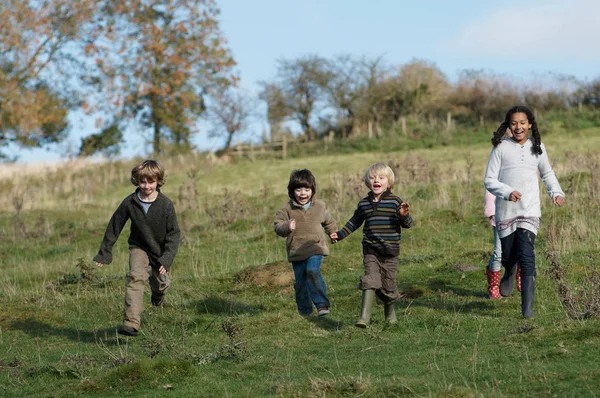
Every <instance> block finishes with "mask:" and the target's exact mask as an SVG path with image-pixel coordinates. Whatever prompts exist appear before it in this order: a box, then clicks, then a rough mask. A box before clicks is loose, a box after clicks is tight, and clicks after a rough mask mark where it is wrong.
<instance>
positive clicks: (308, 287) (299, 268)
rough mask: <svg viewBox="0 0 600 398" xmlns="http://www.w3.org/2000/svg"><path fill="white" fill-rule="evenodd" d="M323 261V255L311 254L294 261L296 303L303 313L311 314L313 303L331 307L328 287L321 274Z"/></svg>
mask: <svg viewBox="0 0 600 398" xmlns="http://www.w3.org/2000/svg"><path fill="white" fill-rule="evenodd" d="M322 261H323V256H311V257H309V258H307V259H306V260H304V261H292V267H293V268H294V277H295V278H296V282H295V283H294V290H295V291H296V305H297V306H298V312H299V313H300V314H302V315H309V314H311V313H312V311H313V304H314V305H315V307H317V308H323V307H329V299H327V287H326V286H325V281H324V280H323V276H322V275H321V262H322Z"/></svg>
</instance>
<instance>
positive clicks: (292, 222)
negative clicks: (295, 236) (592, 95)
mask: <svg viewBox="0 0 600 398" xmlns="http://www.w3.org/2000/svg"><path fill="white" fill-rule="evenodd" d="M295 229H296V220H295V219H293V218H292V219H291V220H290V231H293V230H295Z"/></svg>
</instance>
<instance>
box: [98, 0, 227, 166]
mask: <svg viewBox="0 0 600 398" xmlns="http://www.w3.org/2000/svg"><path fill="white" fill-rule="evenodd" d="M99 9H100V10H101V13H100V14H99V17H98V19H97V20H96V21H95V25H94V30H92V31H91V32H90V38H91V39H93V40H91V41H90V44H89V45H88V47H87V54H88V55H89V56H90V57H91V58H93V59H94V63H95V66H96V72H97V74H95V75H92V76H89V77H88V82H90V83H93V84H94V85H95V86H96V88H97V89H98V90H99V92H100V93H102V95H103V96H105V97H106V99H107V100H106V102H105V103H106V104H107V106H108V107H110V108H112V109H111V110H112V112H113V113H114V114H115V120H116V122H117V123H119V124H121V125H123V127H125V126H127V125H128V124H129V123H130V122H131V121H135V122H137V123H139V124H140V125H141V126H142V127H144V128H148V129H152V146H153V152H154V155H159V154H160V153H161V150H162V146H161V143H162V141H163V140H164V139H167V140H170V141H172V142H173V143H174V144H175V145H176V147H178V148H179V149H185V148H189V147H190V136H191V134H193V133H194V132H196V131H197V129H196V128H195V127H194V126H195V124H196V121H197V119H198V117H199V116H200V115H201V114H202V113H203V112H204V111H205V109H206V107H205V102H204V97H205V96H206V95H209V94H210V93H211V91H213V90H215V89H216V88H218V87H226V86H229V85H231V84H232V83H235V82H236V77H235V76H234V75H233V73H232V68H233V66H234V65H235V62H234V60H233V58H232V56H231V54H230V51H229V50H228V48H227V47H226V42H225V40H224V39H223V38H222V34H221V31H220V29H219V24H218V21H217V17H218V15H219V10H218V8H217V7H216V4H215V1H214V0H187V1H184V0H154V1H150V0H102V1H101V2H100V3H99ZM100 103H101V102H100V100H97V101H96V105H97V104H100ZM110 122H111V123H114V122H115V121H110Z"/></svg>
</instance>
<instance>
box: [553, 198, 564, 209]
mask: <svg viewBox="0 0 600 398" xmlns="http://www.w3.org/2000/svg"><path fill="white" fill-rule="evenodd" d="M552 203H554V204H555V205H557V206H559V207H560V206H562V205H564V204H565V198H563V197H562V196H556V197H554V198H553V199H552Z"/></svg>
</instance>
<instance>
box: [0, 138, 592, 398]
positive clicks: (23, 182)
mask: <svg viewBox="0 0 600 398" xmlns="http://www.w3.org/2000/svg"><path fill="white" fill-rule="evenodd" d="M464 134H474V133H464ZM543 138H544V142H545V145H546V147H547V148H548V152H549V156H550V161H551V163H552V165H553V167H554V169H555V171H556V173H557V176H558V178H559V180H560V182H561V185H562V187H563V190H565V191H566V192H567V204H566V206H564V207H562V208H556V207H552V205H551V201H550V200H549V199H548V197H547V196H546V195H544V198H543V200H542V214H543V215H542V227H541V230H540V234H539V236H538V238H537V240H536V252H537V266H538V279H537V281H538V289H537V291H536V302H535V311H536V314H537V318H535V319H532V320H523V319H522V318H521V316H520V315H521V314H520V297H519V294H518V293H517V292H515V294H513V297H509V298H505V299H502V300H494V301H491V300H488V299H486V286H487V284H486V280H485V275H484V267H485V265H486V264H487V261H488V259H489V256H490V254H491V250H492V245H493V242H492V240H493V239H492V231H491V230H490V229H489V226H488V225H487V222H486V221H485V220H484V219H483V215H482V213H483V194H484V190H483V184H482V178H483V174H484V169H485V164H486V162H487V157H488V155H489V151H490V148H491V146H490V145H489V141H488V140H487V139H481V137H477V139H475V138H474V139H473V140H472V141H471V140H468V142H471V144H470V145H466V144H461V145H456V146H451V145H447V146H433V147H432V148H429V149H418V148H417V149H411V150H402V149H399V150H397V151H393V152H360V153H352V154H337V155H335V154H322V155H319V156H307V157H303V158H295V159H287V160H257V161H255V162H250V161H241V162H238V163H237V164H230V165H219V166H216V165H213V164H211V163H210V162H209V161H207V160H206V159H205V158H203V157H202V156H200V155H196V156H189V157H175V158H170V159H163V160H162V161H163V163H164V165H165V166H166V169H167V174H168V177H167V183H166V185H165V187H164V188H163V192H164V193H165V194H166V195H167V196H169V197H171V198H172V199H173V200H174V202H175V204H176V207H177V210H178V216H179V222H180V226H181V228H182V232H183V241H182V244H181V246H180V250H179V254H178V256H177V258H176V261H175V264H174V265H173V268H172V278H173V285H172V289H171V291H170V292H169V295H168V296H167V301H166V305H165V306H164V307H160V308H155V307H151V306H150V305H149V302H150V297H149V293H147V295H146V296H147V297H146V301H145V304H146V305H147V307H146V309H145V311H144V313H143V314H142V319H143V321H142V322H143V323H142V327H141V334H140V335H139V336H138V337H136V338H126V337H123V336H120V335H117V334H116V326H117V325H118V324H119V323H120V321H121V320H122V302H123V296H124V275H125V273H126V270H127V236H128V227H126V229H125V230H124V232H123V235H122V236H121V239H120V240H119V242H118V243H117V245H116V246H115V249H114V253H115V256H114V261H113V263H112V264H110V265H108V266H105V267H104V268H103V269H97V268H96V267H95V266H94V265H93V263H92V261H91V259H92V257H93V256H94V254H95V253H96V251H97V250H98V247H99V244H100V241H101V239H102V235H103V233H104V229H105V227H106V223H107V222H108V219H109V218H110V216H111V215H112V212H113V211H114V210H115V209H116V207H117V205H118V204H119V203H120V201H121V200H122V199H123V197H124V196H125V195H127V194H128V193H129V192H131V191H132V189H133V186H131V185H130V184H129V182H128V179H129V171H130V169H131V167H132V166H133V165H134V164H135V161H131V162H125V163H101V164H100V163H95V164H90V165H85V164H83V165H81V164H78V165H77V167H69V166H68V165H67V166H66V167H62V168H57V169H56V170H48V171H47V172H35V173H30V174H26V173H23V174H16V175H15V174H12V175H10V174H2V173H0V179H2V184H3V189H2V191H1V192H0V269H1V270H2V273H1V274H0V284H1V285H2V288H1V289H0V304H1V306H2V310H1V311H0V396H6V397H17V396H19V397H20V396H47V397H63V396H77V395H81V396H92V395H93V396H115V395H120V396H147V397H158V396H161V397H162V396H165V395H169V394H175V395H176V396H190V397H197V396H200V397H246V396H248V397H255V396H282V397H288V396H290V397H294V396H295V397H307V396H309V397H340V396H348V397H352V396H365V397H372V396H389V397H516V396H523V397H525V396H527V397H530V396H548V397H554V396H558V397H584V396H589V397H595V396H598V395H600V366H598V357H599V356H600V320H599V319H598V316H599V314H600V277H599V275H598V271H597V269H598V265H599V264H598V258H599V257H600V170H599V167H598V166H599V165H600V153H599V151H598V148H600V130H599V129H587V130H579V131H575V132H569V133H564V132H555V133H553V134H550V135H547V136H544V135H543ZM376 161H383V162H386V163H388V164H390V165H391V166H392V167H393V168H394V169H395V170H396V171H397V179H398V180H399V184H398V186H397V188H396V189H395V192H396V193H397V194H398V195H399V196H400V197H401V198H402V199H404V200H406V201H408V202H410V203H411V214H412V216H413V218H414V219H415V225H414V227H413V228H412V229H410V230H406V231H405V232H404V233H403V241H402V246H401V260H400V270H399V274H398V287H399V289H400V291H401V293H402V294H403V295H404V297H403V299H402V300H400V301H399V302H398V303H397V307H396V311H397V313H398V318H399V322H398V324H396V325H387V324H385V323H384V322H383V308H382V307H381V306H378V307H376V308H374V316H373V323H372V325H371V326H370V327H369V328H368V329H358V328H356V327H354V326H353V322H354V321H355V320H356V319H357V317H358V314H359V310H360V291H359V290H357V283H358V280H359V276H360V275H361V273H362V263H361V260H362V256H361V245H360V241H361V233H359V232H356V233H354V234H353V235H351V236H350V237H349V238H348V239H347V240H344V241H342V242H340V243H339V244H336V245H334V246H332V250H331V251H332V252H331V256H329V257H327V258H326V259H325V261H324V265H323V274H324V278H325V281H326V282H327V286H328V293H329V296H330V300H331V301H332V313H331V314H330V316H328V317H326V318H317V317H316V316H315V317H310V318H308V319H305V318H302V317H300V316H299V315H297V313H296V307H295V302H294V297H293V296H294V292H293V286H292V285H293V280H292V279H293V276H292V274H291V268H290V266H289V264H288V263H287V262H286V256H285V243H284V240H283V239H280V238H277V237H276V235H275V233H274V232H273V229H272V222H273V217H274V215H275V211H276V210H277V209H279V208H280V207H281V206H282V205H283V204H284V203H285V201H286V198H287V193H286V185H287V179H288V176H289V173H290V172H291V170H292V169H294V168H309V169H310V170H311V171H313V173H314V174H315V176H316V177H317V184H318V194H317V195H318V197H320V198H321V199H323V200H324V201H325V202H326V203H327V204H328V206H329V208H330V210H331V212H332V214H333V216H334V217H335V218H336V220H337V221H338V226H339V227H341V226H342V225H343V224H344V223H345V222H346V221H347V220H348V219H349V218H350V217H351V216H352V213H353V211H354V208H355V206H356V203H357V202H358V200H359V199H360V198H361V197H362V196H364V195H365V194H366V192H367V190H366V187H365V186H364V185H363V184H362V182H361V175H362V173H363V172H364V170H365V169H366V167H368V166H369V165H370V164H372V163H374V162H376ZM542 192H544V190H543V189H542ZM147 290H148V289H147Z"/></svg>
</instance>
